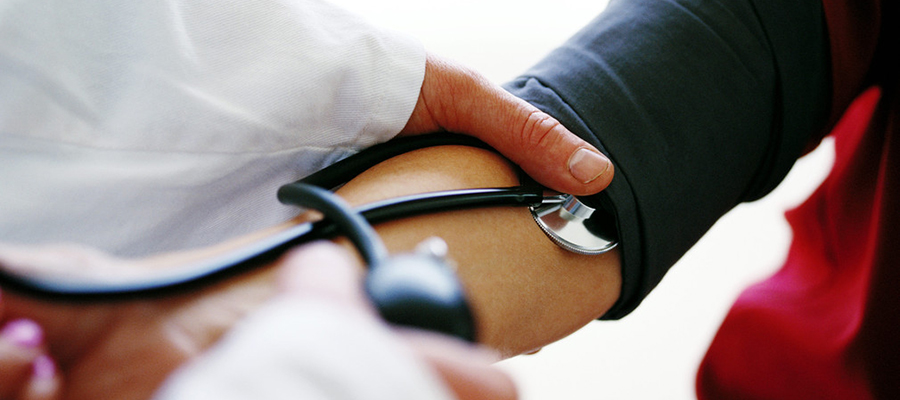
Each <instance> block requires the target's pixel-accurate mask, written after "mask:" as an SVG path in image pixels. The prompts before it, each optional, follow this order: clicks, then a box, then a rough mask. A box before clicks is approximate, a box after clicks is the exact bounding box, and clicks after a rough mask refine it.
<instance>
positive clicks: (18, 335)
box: [0, 319, 44, 348]
mask: <svg viewBox="0 0 900 400" xmlns="http://www.w3.org/2000/svg"><path fill="white" fill-rule="evenodd" d="M0 337H3V339H5V340H7V341H9V342H10V343H12V344H15V345H16V346H19V347H26V348H35V347H38V346H40V345H41V342H42V341H43V340H44V332H43V331H42V330H41V327H40V326H39V325H38V324H37V323H35V322H34V321H31V320H27V319H17V320H15V321H12V322H10V323H8V324H6V326H4V327H3V330H2V331H0Z"/></svg>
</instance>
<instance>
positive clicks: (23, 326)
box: [0, 320, 43, 399]
mask: <svg viewBox="0 0 900 400" xmlns="http://www.w3.org/2000/svg"><path fill="white" fill-rule="evenodd" d="M42 341H43V333H42V332H41V329H40V327H39V326H38V325H37V324H36V323H34V322H32V321H29V320H15V321H11V322H9V323H7V324H6V325H5V326H4V327H3V329H2V330H0V399H10V398H14V396H15V395H16V394H18V393H19V392H20V391H21V390H22V387H23V385H24V382H26V381H27V379H28V377H29V375H30V374H31V372H32V364H33V363H34V361H35V360H36V359H37V358H38V357H39V356H40V355H41V351H40V346H41V342H42Z"/></svg>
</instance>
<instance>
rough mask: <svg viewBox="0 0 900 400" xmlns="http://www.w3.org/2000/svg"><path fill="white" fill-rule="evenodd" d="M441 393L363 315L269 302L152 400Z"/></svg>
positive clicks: (433, 397)
mask: <svg viewBox="0 0 900 400" xmlns="http://www.w3.org/2000/svg"><path fill="white" fill-rule="evenodd" d="M451 398H452V397H451V395H450V394H449V391H448V389H447V388H446V386H445V385H444V384H443V383H442V382H441V381H439V380H438V378H437V377H436V376H435V375H434V373H433V372H432V371H431V369H430V368H429V367H428V366H427V365H425V364H424V363H423V362H422V361H420V360H419V359H417V358H415V357H414V356H413V354H412V353H411V351H410V349H409V348H407V347H405V346H404V345H402V344H401V343H399V342H398V341H397V339H396V338H395V337H393V336H391V335H390V334H389V333H388V331H387V329H386V327H385V326H383V325H382V324H381V323H380V322H379V321H376V320H375V319H374V318H372V317H371V316H368V315H362V314H361V313H360V312H358V311H355V310H347V309H345V308H340V307H337V306H335V305H334V304H329V303H326V302H324V301H319V302H311V301H304V302H297V301H291V300H281V301H276V302H273V303H271V304H269V305H268V306H266V307H264V308H262V309H260V310H258V311H257V312H255V313H254V314H253V315H251V316H250V317H248V318H247V319H245V320H244V321H242V322H241V323H240V324H239V325H238V326H236V327H235V328H234V329H233V330H231V331H229V333H228V334H227V335H226V336H225V337H224V338H223V339H222V340H221V341H220V342H219V343H218V344H217V345H216V346H215V347H214V348H212V349H211V350H209V351H208V352H207V353H204V354H203V355H202V356H201V357H200V358H198V359H196V360H194V361H192V362H191V363H189V364H187V365H186V366H184V367H182V368H181V369H179V370H177V371H176V372H175V373H174V374H173V375H172V376H171V377H170V378H169V379H168V380H167V381H166V382H165V383H164V384H163V387H162V388H161V389H160V390H159V391H158V393H157V394H156V396H155V398H154V400H199V399H216V400H249V399H267V400H280V399H285V400H289V399H291V400H292V399H307V400H381V399H384V400H449V399H451Z"/></svg>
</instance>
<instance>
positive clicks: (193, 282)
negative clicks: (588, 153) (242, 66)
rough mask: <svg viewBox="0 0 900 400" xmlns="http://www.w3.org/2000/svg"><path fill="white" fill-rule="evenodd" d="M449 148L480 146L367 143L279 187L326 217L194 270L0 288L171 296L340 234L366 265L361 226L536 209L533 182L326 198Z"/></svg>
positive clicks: (43, 293)
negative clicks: (412, 155) (416, 156)
mask: <svg viewBox="0 0 900 400" xmlns="http://www.w3.org/2000/svg"><path fill="white" fill-rule="evenodd" d="M454 144H455V145H466V146H475V147H486V145H484V144H483V143H481V142H480V141H477V140H474V139H471V138H469V137H466V136H461V135H454V134H446V135H425V136H420V137H416V138H415V139H412V138H408V139H401V140H399V141H398V142H396V143H389V144H382V145H378V146H374V147H373V148H370V149H368V150H366V151H364V152H361V153H357V154H356V155H354V156H351V157H349V158H347V159H345V160H342V161H339V162H338V163H335V164H334V165H333V166H332V167H329V168H326V169H323V170H321V171H319V172H317V173H315V174H312V175H310V176H309V177H307V178H305V179H303V180H300V181H297V182H294V183H290V184H287V185H284V186H282V188H281V189H279V192H278V197H279V200H280V201H282V202H283V203H287V204H294V205H299V206H303V207H308V208H311V209H316V210H318V211H321V212H323V214H324V215H325V217H326V218H325V219H323V220H320V221H317V222H315V223H305V224H300V225H297V226H294V227H291V228H288V229H287V230H285V231H282V232H279V233H277V234H274V235H271V236H269V237H266V238H264V239H261V240H259V241H257V242H255V243H253V244H250V245H247V246H244V247H242V248H239V249H236V250H233V251H230V252H228V253H226V254H224V255H221V256H217V257H214V258H212V259H209V260H205V261H203V262H200V263H197V264H194V265H193V266H189V267H182V268H178V269H177V270H176V271H166V272H159V273H158V274H155V275H154V276H151V277H143V278H139V279H136V280H135V281H133V282H127V281H125V282H122V281H120V282H95V281H78V280H74V279H69V278H66V279H62V280H60V279H54V278H49V277H34V276H25V275H20V274H16V273H12V272H9V271H6V270H3V269H2V268H0V287H2V288H3V289H4V290H10V291H14V292H17V293H20V294H24V295H28V296H30V297H36V298H41V299H46V300H60V301H123V300H133V299H142V298H148V297H160V296H170V295H175V294H179V293H185V292H189V291H191V290H194V289H197V288H200V287H203V286H206V285H209V284H211V283H214V282H218V281H221V280H223V279H227V278H228V277H232V276H236V275H239V274H242V273H245V272H247V271H250V270H253V269H256V268H259V267H262V266H265V265H269V264H271V263H273V262H275V261H276V260H277V259H278V258H279V257H281V256H282V255H283V254H284V253H286V252H287V251H288V250H290V249H291V248H294V247H296V246H298V245H301V244H304V243H308V242H311V241H314V240H320V239H328V238H333V237H335V236H338V235H339V234H344V235H348V238H349V239H350V240H351V242H353V243H354V245H355V246H356V247H357V249H358V250H359V251H360V254H361V255H362V257H363V259H364V260H365V261H366V262H367V263H368V264H370V265H371V264H372V263H374V262H377V261H378V260H379V259H381V258H384V257H385V256H386V254H387V251H386V250H385V249H384V245H383V244H381V243H380V240H379V239H377V237H378V236H377V235H375V234H374V232H369V231H366V229H371V227H370V226H368V224H378V223H381V222H385V221H390V220H396V219H401V218H407V217H412V216H416V215H422V214H428V213H435V212H441V211H450V210H462V209H470V208H481V207H499V206H520V207H528V206H535V205H539V204H541V202H542V201H543V199H544V193H543V189H542V188H541V187H539V186H536V185H532V186H520V187H512V188H488V189H464V190H450V191H442V192H433V193H424V194H417V195H410V196H403V197H398V198H394V199H389V200H384V201H379V202H375V203H371V204H368V205H365V206H362V207H359V208H357V209H356V210H350V209H349V207H348V206H346V204H343V203H342V202H338V203H335V202H334V201H333V200H332V199H333V196H329V195H330V193H331V192H330V191H327V190H325V189H322V187H327V188H331V187H336V186H338V185H340V184H342V183H343V182H345V181H346V180H348V177H353V176H356V175H357V174H359V173H361V172H362V171H365V170H366V169H368V168H370V167H372V166H374V165H375V164H377V163H379V162H381V161H383V160H386V159H387V158H390V157H393V156H395V155H398V154H402V153H405V152H408V151H411V150H415V149H419V148H423V147H429V146H435V145H454ZM310 185H313V186H312V187H311V186H310ZM315 186H318V187H319V188H315ZM326 193H328V194H326ZM347 216H351V217H347ZM352 216H356V217H352ZM357 217H358V218H364V219H365V221H361V220H353V218H357ZM347 218H349V219H347ZM366 226H368V228H366ZM372 238H375V239H372Z"/></svg>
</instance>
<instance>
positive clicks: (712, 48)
mask: <svg viewBox="0 0 900 400" xmlns="http://www.w3.org/2000/svg"><path fill="white" fill-rule="evenodd" d="M829 74H830V71H829V62H828V51H827V36H826V32H825V27H824V17H823V12H822V6H821V4H820V3H819V2H818V1H799V0H792V1H762V0H758V1H750V0H721V1H702V0H613V1H612V2H611V3H610V5H609V6H608V8H607V10H605V11H604V12H603V13H602V14H601V15H600V16H599V17H597V18H596V19H595V20H594V21H592V22H591V23H590V24H589V25H588V26H586V27H585V28H583V29H582V30H581V32H579V33H578V34H576V35H575V36H574V37H572V38H571V39H570V40H569V41H568V42H566V43H565V44H564V45H562V46H561V47H559V48H558V49H556V50H554V51H553V52H552V53H550V54H549V55H548V56H547V57H546V58H545V59H544V60H543V61H541V62H540V63H538V64H537V65H536V66H534V67H533V68H532V69H531V70H529V71H528V72H527V73H526V74H524V75H522V76H521V77H519V78H518V79H516V80H514V81H513V82H510V83H508V84H507V85H506V88H507V90H509V91H511V92H512V93H513V94H515V95H517V96H519V97H521V98H523V99H525V100H527V101H529V102H531V103H532V104H534V105H536V106H537V107H538V108H541V109H542V110H544V111H545V112H547V113H549V114H550V115H553V116H554V117H556V118H557V119H559V120H560V122H562V123H563V124H564V125H565V126H567V127H568V128H569V129H570V130H572V131H573V132H575V133H577V134H578V135H580V136H581V137H583V138H585V139H586V140H588V141H589V142H591V143H593V144H594V145H596V146H597V147H598V148H599V149H601V151H603V152H604V153H606V154H608V155H609V156H610V158H611V159H612V160H613V163H614V164H615V166H616V176H615V179H614V180H613V183H612V185H611V186H610V187H609V188H608V189H607V190H606V191H605V192H603V193H601V194H600V195H597V196H593V197H591V198H588V199H587V201H588V202H590V203H593V205H595V206H599V207H600V208H601V209H603V210H604V211H605V213H606V215H607V216H609V217H610V218H611V219H612V220H614V221H615V222H614V224H615V226H616V228H617V229H618V235H619V239H620V251H621V254H622V268H623V270H622V273H623V279H624V280H623V288H622V295H621V297H620V299H619V300H618V302H617V303H616V304H615V305H614V306H613V308H612V309H611V310H610V311H609V312H608V313H607V314H606V315H604V316H603V318H604V319H617V318H621V317H623V316H625V315H627V314H628V313H629V312H631V311H632V310H633V309H634V308H635V307H637V306H638V304H640V302H641V301H642V300H643V298H644V297H645V296H646V295H647V294H648V293H649V292H650V291H651V290H652V289H653V288H654V287H655V286H656V285H657V284H658V283H659V281H660V280H661V279H662V278H663V276H664V275H665V273H666V271H668V269H669V268H670V267H671V266H672V265H673V264H674V263H675V262H676V261H677V260H678V259H679V258H680V257H681V256H682V255H683V254H684V253H685V252H686V251H687V250H688V249H689V248H690V247H691V246H692V245H693V244H694V243H695V242H696V241H697V240H699V239H700V237H701V236H702V235H703V234H704V233H705V232H706V231H707V230H708V229H709V228H710V227H711V226H712V225H713V223H715V221H716V220H717V219H718V218H719V217H721V216H722V215H723V214H725V213H726V212H727V211H729V210H730V209H731V208H733V207H734V206H736V205H737V204H739V203H740V202H743V201H750V200H754V199H757V198H759V197H761V196H763V195H765V194H766V193H768V192H769V191H771V190H772V189H773V188H774V187H775V186H776V185H777V184H778V182H780V181H781V180H782V179H783V177H784V175H785V174H786V173H787V171H788V170H789V169H790V167H791V166H792V165H793V163H794V162H795V161H796V159H797V158H799V157H800V156H801V154H802V152H803V149H804V148H805V147H806V146H807V144H808V143H809V142H810V140H813V138H817V137H818V135H819V133H820V132H821V130H822V129H823V127H824V123H825V121H824V119H825V118H826V115H827V110H828V107H829V104H828V102H829V95H830V88H829V82H830V79H829Z"/></svg>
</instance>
